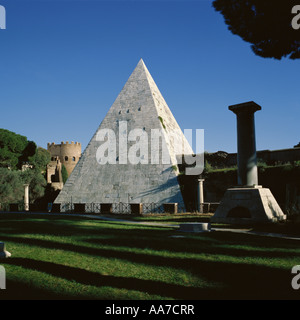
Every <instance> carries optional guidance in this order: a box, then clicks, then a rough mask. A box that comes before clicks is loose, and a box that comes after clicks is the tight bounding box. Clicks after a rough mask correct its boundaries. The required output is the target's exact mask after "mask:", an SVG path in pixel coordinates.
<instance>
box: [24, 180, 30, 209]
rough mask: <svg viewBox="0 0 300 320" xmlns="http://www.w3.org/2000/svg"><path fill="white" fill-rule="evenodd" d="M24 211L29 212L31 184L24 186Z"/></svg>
mask: <svg viewBox="0 0 300 320" xmlns="http://www.w3.org/2000/svg"><path fill="white" fill-rule="evenodd" d="M24 188H25V190H24V210H25V211H29V184H24Z"/></svg>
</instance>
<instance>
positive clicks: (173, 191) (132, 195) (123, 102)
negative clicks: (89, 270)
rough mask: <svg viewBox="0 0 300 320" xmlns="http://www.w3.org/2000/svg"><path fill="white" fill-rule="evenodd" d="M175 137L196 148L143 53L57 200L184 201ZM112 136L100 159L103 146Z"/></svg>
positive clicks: (187, 147)
mask: <svg viewBox="0 0 300 320" xmlns="http://www.w3.org/2000/svg"><path fill="white" fill-rule="evenodd" d="M91 116H92V117H95V115H91ZM153 133H154V134H153ZM156 133H159V134H160V137H159V143H158V144H157V145H156V146H155V145H154V144H153V141H154V136H155V134H156ZM174 133H175V136H174ZM135 134H137V135H135ZM171 135H172V137H171ZM105 139H106V140H105ZM145 139H146V140H145ZM174 139H175V140H176V139H177V141H179V142H180V143H181V144H184V146H185V154H190V155H192V154H194V152H193V150H192V148H191V147H190V145H189V143H188V141H187V140H186V138H185V136H184V135H183V132H182V131H181V129H180V127H179V125H178V123H177V121H176V120H175V118H174V116H173V115H172V112H171V110H170V109H169V107H168V105H167V103H166V101H165V100H164V98H163V96H162V94H161V93H160V91H159V89H158V88H157V86H156V84H155V82H154V80H153V78H152V76H151V75H150V73H149V71H148V69H147V67H146V66H145V64H144V62H143V60H142V59H141V60H140V61H139V63H138V64H137V66H136V68H135V69H134V71H133V72H132V74H131V76H130V77H129V79H128V80H127V82H126V84H125V86H124V87H123V89H122V90H121V92H120V94H119V95H118V97H117V99H116V100H115V102H114V103H113V104H112V106H111V108H110V109H109V111H108V113H107V114H106V116H105V118H104V119H103V121H102V122H101V124H100V126H99V127H98V129H97V131H96V132H95V134H94V136H93V137H92V139H91V140H90V142H89V144H88V145H87V147H86V149H85V150H84V152H83V154H82V156H81V158H80V160H79V162H78V163H77V165H76V167H75V168H74V170H73V171H72V173H71V175H70V177H69V178H68V180H67V182H66V184H65V185H64V187H63V189H62V190H61V192H60V194H59V195H58V197H57V198H56V199H55V202H54V203H56V204H59V203H60V204H63V203H68V202H70V201H72V202H73V203H100V204H101V211H102V210H103V208H105V205H110V206H111V204H113V203H114V204H116V203H126V204H140V203H143V204H144V203H147V204H151V203H155V204H157V205H164V204H174V203H175V204H177V203H183V197H182V194H181V190H180V185H179V183H178V179H177V176H178V175H179V170H178V167H177V156H178V155H179V153H176V148H174V144H175V143H174ZM142 140H143V141H148V142H149V144H148V148H146V149H145V148H144V147H145V146H146V145H145V144H142V143H141V141H142ZM112 141H113V142H114V143H112V148H108V149H106V151H105V152H106V153H105V154H104V155H105V157H107V158H106V159H104V161H103V162H101V161H102V158H101V157H98V155H99V154H100V155H101V152H100V151H101V150H102V151H103V150H104V147H105V143H107V145H108V146H111V144H110V143H108V142H112ZM103 142H104V143H103ZM114 146H116V147H114ZM153 146H154V147H153ZM145 150H146V151H145ZM181 154H182V153H181ZM130 155H131V156H132V159H134V161H135V163H133V161H132V160H131V161H130V160H129V156H130ZM165 158H169V161H164V159H165ZM99 159H100V160H101V161H100V160H99ZM145 210H147V209H146V206H144V212H145Z"/></svg>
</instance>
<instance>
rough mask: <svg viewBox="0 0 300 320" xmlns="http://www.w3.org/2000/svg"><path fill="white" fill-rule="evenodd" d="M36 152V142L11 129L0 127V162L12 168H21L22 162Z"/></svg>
mask: <svg viewBox="0 0 300 320" xmlns="http://www.w3.org/2000/svg"><path fill="white" fill-rule="evenodd" d="M35 152H36V144H35V143H34V142H33V141H28V140H27V138H26V137H24V136H22V135H20V134H16V133H14V132H12V131H9V130H5V129H0V164H1V166H2V167H11V168H12V169H16V168H21V167H22V164H23V162H27V161H28V159H29V157H31V156H33V155H34V154H35Z"/></svg>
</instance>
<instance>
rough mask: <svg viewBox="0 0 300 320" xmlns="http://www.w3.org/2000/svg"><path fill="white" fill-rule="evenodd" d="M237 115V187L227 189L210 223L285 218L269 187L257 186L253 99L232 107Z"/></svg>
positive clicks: (248, 221) (254, 108)
mask: <svg viewBox="0 0 300 320" xmlns="http://www.w3.org/2000/svg"><path fill="white" fill-rule="evenodd" d="M229 110H231V111H232V112H234V113H235V114H236V116H237V146H238V153H237V163H238V186H237V187H233V188H230V189H228V190H227V191H226V193H225V195H224V197H223V199H222V201H221V203H220V205H219V206H218V208H217V210H216V212H215V214H214V216H213V217H212V219H211V222H220V223H253V222H269V221H278V220H284V219H286V216H285V215H284V214H283V212H282V210H281V208H280V207H279V205H278V203H277V202H276V200H275V198H274V196H273V195H272V193H271V191H270V189H268V188H263V187H262V186H260V185H258V174H257V156H256V142H255V123H254V113H255V112H256V111H258V110H261V107H260V106H259V105H258V104H256V103H255V102H253V101H250V102H246V103H241V104H237V105H232V106H229Z"/></svg>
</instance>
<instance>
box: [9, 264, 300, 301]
mask: <svg viewBox="0 0 300 320" xmlns="http://www.w3.org/2000/svg"><path fill="white" fill-rule="evenodd" d="M5 264H7V265H15V266H21V267H23V268H27V269H34V270H38V271H41V272H45V273H48V274H51V275H53V276H55V277H59V278H63V279H66V280H70V281H76V282H77V283H80V284H84V285H91V286H96V287H113V288H119V289H126V290H136V291H140V292H146V293H148V294H155V295H160V296H162V297H169V298H175V299H181V300H186V299H188V300H198V299H201V300H203V299H209V300H218V299H298V296H299V294H298V293H297V294H296V293H295V292H294V291H293V290H292V289H291V286H290V274H287V272H283V271H281V270H276V269H273V268H266V267H258V266H249V265H241V264H238V265H234V264H227V263H215V262H202V263H201V264H200V265H198V267H200V270H199V272H200V273H201V275H202V276H205V277H206V278H207V279H211V280H212V281H214V282H215V281H216V280H217V281H219V282H220V283H221V284H222V287H219V288H218V287H217V288H197V287H186V286H183V285H175V284H169V283H164V282H161V281H155V280H143V279H137V278H132V277H119V276H111V275H101V274H99V273H96V272H91V271H87V270H84V269H80V268H74V267H70V266H64V265H61V264H56V263H52V262H44V261H37V260H33V259H28V258H12V259H9V260H7V261H6V262H5ZM15 285H16V287H15V288H17V287H18V286H19V284H15ZM12 289H13V288H12ZM22 292H23V293H24V294H26V297H27V298H38V299H44V298H50V299H51V298H57V296H56V297H55V295H54V294H53V293H51V288H49V294H48V296H47V293H45V292H42V295H41V296H39V295H40V293H41V292H40V291H39V290H38V289H34V290H33V291H30V290H28V288H27V289H26V287H23V288H22ZM27 293H29V295H27ZM61 298H62V299H63V298H66V297H61ZM67 298H79V299H82V298H89V297H80V296H79V297H78V296H77V297H67ZM101 299H103V297H101Z"/></svg>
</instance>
